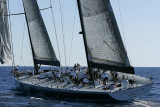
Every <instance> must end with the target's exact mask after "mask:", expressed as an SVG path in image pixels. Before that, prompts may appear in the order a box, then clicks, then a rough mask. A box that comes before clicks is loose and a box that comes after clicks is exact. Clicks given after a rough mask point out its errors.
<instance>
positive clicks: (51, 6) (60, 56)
mask: <svg viewBox="0 0 160 107" xmlns="http://www.w3.org/2000/svg"><path fill="white" fill-rule="evenodd" d="M50 7H51V14H52V20H53V25H54V32H55V35H56V43H57V47H58V55H59V60H60V65H61V55H60V50H59V43H58V36H57V30H56V23H55V19H54V12H53V8H52V0H50Z"/></svg>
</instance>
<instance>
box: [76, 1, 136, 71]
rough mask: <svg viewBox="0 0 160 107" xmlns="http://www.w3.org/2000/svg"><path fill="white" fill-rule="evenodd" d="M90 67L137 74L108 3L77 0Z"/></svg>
mask: <svg viewBox="0 0 160 107" xmlns="http://www.w3.org/2000/svg"><path fill="white" fill-rule="evenodd" d="M77 1H78V6H79V13H80V17H81V25H82V30H83V31H82V33H83V35H84V41H85V47H86V53H87V59H88V66H89V67H92V68H102V69H109V70H115V71H121V72H128V73H134V70H133V68H132V67H131V66H130V63H129V59H128V56H127V53H126V51H125V47H124V45H123V42H122V39H121V36H120V32H119V29H118V26H117V23H116V19H115V16H114V13H113V10H112V7H111V4H110V1H109V0H77Z"/></svg>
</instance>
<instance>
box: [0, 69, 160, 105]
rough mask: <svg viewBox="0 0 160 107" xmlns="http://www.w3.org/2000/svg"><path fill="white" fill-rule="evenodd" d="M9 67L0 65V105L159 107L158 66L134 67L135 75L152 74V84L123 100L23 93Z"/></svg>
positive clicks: (149, 75) (159, 85)
mask: <svg viewBox="0 0 160 107" xmlns="http://www.w3.org/2000/svg"><path fill="white" fill-rule="evenodd" d="M11 69H12V67H0V107H64V106H65V107H75V106H76V107H102V106H106V107H160V68H152V67H136V68H135V73H136V75H139V76H143V77H148V78H149V77H151V76H152V77H153V79H154V85H153V87H152V89H151V90H150V91H149V92H148V93H146V95H145V96H142V97H140V98H136V99H134V100H130V101H125V102H116V101H113V102H105V101H104V102H103V101H90V100H87V101H85V100H81V99H71V98H68V99H62V98H58V97H56V98H51V97H47V96H43V95H41V94H37V95H34V96H33V95H30V94H29V93H28V94H25V93H23V92H21V91H19V90H17V89H16V86H15V83H14V78H13V76H12V75H11V74H10V72H11ZM19 69H21V70H23V69H33V67H19ZM42 69H50V68H46V67H43V68H42Z"/></svg>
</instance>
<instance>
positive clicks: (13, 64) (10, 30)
mask: <svg viewBox="0 0 160 107" xmlns="http://www.w3.org/2000/svg"><path fill="white" fill-rule="evenodd" d="M9 6H10V5H9V0H8V7H7V8H8V13H9V14H10V8H9ZM8 21H9V32H10V35H11V48H12V57H13V62H12V68H13V66H15V61H14V52H13V34H12V29H11V26H12V24H11V18H10V16H9V17H8Z"/></svg>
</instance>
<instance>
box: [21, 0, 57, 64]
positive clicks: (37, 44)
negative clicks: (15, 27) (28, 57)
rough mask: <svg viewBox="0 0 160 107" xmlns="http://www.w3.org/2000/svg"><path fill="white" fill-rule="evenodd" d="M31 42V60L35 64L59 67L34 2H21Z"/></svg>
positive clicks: (32, 0)
mask: <svg viewBox="0 0 160 107" xmlns="http://www.w3.org/2000/svg"><path fill="white" fill-rule="evenodd" d="M23 5H24V11H25V13H26V19H27V25H28V30H29V36H30V41H31V47H32V53H33V59H34V62H35V63H36V64H43V65H54V66H59V65H60V64H59V61H58V60H57V58H56V55H55V52H54V50H53V47H52V44H51V41H50V39H49V36H48V32H47V30H46V27H45V24H44V21H43V19H42V16H41V13H40V10H39V7H38V4H37V1H36V0H23Z"/></svg>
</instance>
